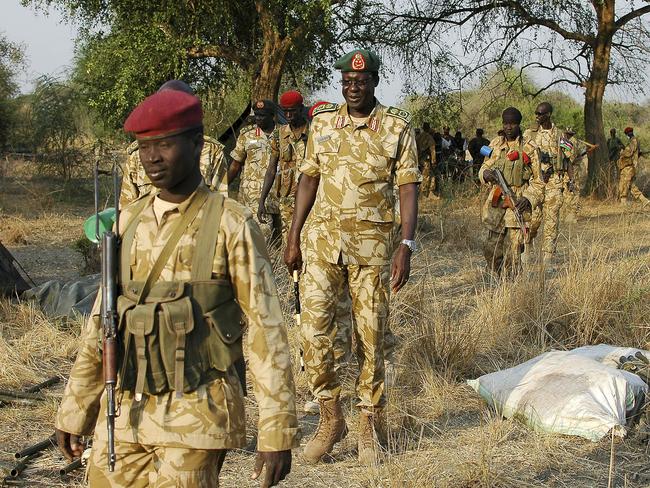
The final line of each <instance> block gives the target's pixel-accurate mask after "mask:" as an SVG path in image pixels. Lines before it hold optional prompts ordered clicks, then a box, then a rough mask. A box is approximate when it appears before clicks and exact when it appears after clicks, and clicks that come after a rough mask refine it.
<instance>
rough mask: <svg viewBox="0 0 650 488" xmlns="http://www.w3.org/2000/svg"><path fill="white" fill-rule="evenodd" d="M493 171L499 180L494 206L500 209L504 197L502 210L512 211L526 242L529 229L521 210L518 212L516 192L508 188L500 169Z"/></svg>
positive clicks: (493, 201) (493, 200) (493, 198)
mask: <svg viewBox="0 0 650 488" xmlns="http://www.w3.org/2000/svg"><path fill="white" fill-rule="evenodd" d="M492 171H493V173H494V175H495V178H496V180H497V187H496V188H495V190H494V195H493V196H492V206H493V207H495V208H496V207H498V206H499V200H500V199H501V196H503V202H502V203H501V208H509V209H510V210H512V213H513V214H514V215H515V220H516V221H517V225H518V226H519V228H520V229H521V233H522V234H523V236H524V240H526V239H527V238H528V228H527V227H526V223H525V222H524V216H523V215H521V212H520V211H519V210H517V197H516V196H515V192H513V191H512V188H510V187H509V186H508V183H507V182H506V179H505V178H504V177H503V173H502V172H501V170H500V169H493V170H492Z"/></svg>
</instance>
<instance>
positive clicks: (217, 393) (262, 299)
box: [55, 184, 299, 487]
mask: <svg viewBox="0 0 650 488" xmlns="http://www.w3.org/2000/svg"><path fill="white" fill-rule="evenodd" d="M206 192H208V190H207V189H206V187H205V186H204V185H203V184H201V185H200V186H199V187H198V189H197V190H196V191H195V193H194V194H192V195H191V196H190V197H189V198H188V199H187V200H185V201H184V202H182V203H180V204H179V205H178V207H176V208H173V209H172V210H168V211H167V212H165V214H164V215H163V217H162V219H161V222H160V224H158V223H157V221H156V217H155V215H154V212H153V208H152V205H153V200H154V195H153V194H150V195H148V196H145V197H142V198H145V199H146V201H144V202H143V201H142V199H140V200H138V201H137V202H135V203H134V204H133V205H129V206H127V207H126V208H125V209H124V211H123V215H122V218H121V219H120V224H121V227H122V230H124V228H125V227H126V225H127V223H128V222H130V221H131V220H132V219H133V218H134V217H135V215H134V212H135V211H136V210H135V209H136V208H138V207H139V204H141V203H144V208H143V210H142V212H140V214H139V215H141V220H140V222H139V224H138V225H137V228H136V229H135V236H134V238H133V242H132V245H131V247H130V262H128V263H127V264H126V265H128V266H129V268H128V269H122V273H127V274H130V275H131V280H133V281H134V282H135V281H144V279H145V278H146V276H147V275H148V273H149V270H150V269H151V267H152V266H153V263H154V262H155V260H156V258H157V257H158V256H159V255H160V253H161V250H162V247H163V246H164V244H165V242H166V241H167V240H168V239H169V237H170V234H171V233H172V232H173V229H174V226H175V225H176V223H177V222H178V221H179V220H180V219H181V218H182V216H183V214H184V212H185V211H186V210H187V209H188V207H189V205H190V203H191V202H192V201H193V200H194V199H196V198H198V195H200V194H201V193H206ZM219 198H221V197H219ZM223 202H224V203H223V215H222V218H221V224H220V227H219V231H218V235H217V240H216V251H215V253H214V258H213V259H212V277H213V278H212V279H216V280H223V281H224V282H225V283H227V284H229V286H230V287H231V289H232V293H233V294H234V298H235V299H236V301H237V303H238V305H239V307H240V308H241V310H242V311H243V312H244V314H245V315H246V316H247V317H248V326H249V329H248V332H247V350H248V365H249V368H250V371H251V373H252V375H253V378H254V381H253V384H254V392H255V397H256V400H257V403H258V405H259V421H258V429H259V432H258V449H259V450H260V451H279V450H287V449H291V448H293V447H296V446H297V444H298V440H299V427H298V422H297V418H296V414H295V404H294V385H293V379H292V374H291V363H290V357H289V349H288V344H287V335H286V329H285V326H284V322H283V318H282V312H281V309H280V303H279V300H278V298H277V290H276V288H275V283H274V281H273V272H272V269H271V264H270V262H269V258H268V255H267V253H266V247H265V245H264V240H263V238H262V235H261V232H260V229H259V227H258V226H257V224H255V223H254V222H253V221H252V216H251V214H250V212H248V211H247V210H246V209H244V208H243V207H241V206H240V205H239V204H237V203H236V202H234V201H233V200H230V199H225V200H223ZM204 212H205V204H204V206H203V207H201V209H200V210H199V213H198V214H197V216H196V217H195V218H194V219H193V220H192V221H191V223H190V224H189V225H188V226H187V229H186V230H185V231H184V233H183V234H182V236H181V238H180V240H179V241H178V243H177V245H176V247H175V249H174V250H173V252H172V254H171V255H170V258H169V259H168V260H167V262H166V264H165V266H164V269H163V271H162V273H161V274H160V277H159V279H158V281H157V283H159V282H169V281H181V282H187V280H190V278H191V277H192V276H193V270H192V268H193V266H192V262H193V258H194V253H195V249H196V238H197V233H198V230H199V228H200V227H201V224H202V216H203V214H204ZM125 252H126V250H125ZM121 293H124V292H121ZM100 297H101V294H100ZM120 298H121V297H120ZM99 302H100V298H98V299H97V301H96V303H95V306H94V309H93V313H92V315H91V318H90V319H89V320H88V322H87V323H86V325H85V327H84V329H83V331H82V338H81V345H80V349H79V353H78V356H77V359H76V361H75V364H74V366H73V368H72V371H71V373H70V379H69V381H68V383H67V385H66V388H65V392H64V395H63V399H62V401H61V405H60V407H59V410H58V413H57V416H56V421H55V425H56V427H57V428H58V429H60V430H63V431H65V432H70V433H73V434H77V435H90V434H92V432H93V430H94V432H95V434H94V443H93V456H92V457H91V465H90V483H91V486H118V487H133V486H156V487H162V486H197V487H212V486H215V482H216V479H215V477H216V471H217V470H216V469H215V463H216V462H218V461H219V460H220V456H221V460H222V456H223V454H220V453H219V451H218V450H222V449H234V448H241V447H243V446H244V445H245V444H246V436H245V419H244V412H245V407H244V402H243V393H242V390H241V386H240V384H239V379H238V377H237V374H236V372H235V371H234V368H233V367H232V366H231V367H230V368H228V370H227V371H226V372H224V373H220V372H219V371H216V370H211V372H212V371H215V373H216V377H215V378H214V379H213V380H211V381H208V382H204V383H200V384H199V386H198V388H197V389H196V390H193V391H189V392H187V391H186V392H185V393H184V394H183V396H181V397H177V396H176V394H175V393H176V392H175V391H168V392H165V393H160V394H155V395H153V394H147V393H146V391H145V394H144V396H143V398H142V400H141V401H139V402H138V401H137V400H136V399H135V396H134V393H133V391H132V390H130V389H122V382H121V381H120V382H118V393H117V398H118V400H119V399H121V405H120V406H119V409H118V411H119V412H120V414H119V416H118V417H117V419H116V421H115V441H116V452H117V464H116V469H115V472H114V473H109V472H108V470H107V469H106V465H105V463H106V457H103V456H102V453H104V452H105V451H106V443H107V437H106V396H105V394H104V384H103V379H102V356H101V352H99V351H98V343H99V341H100V336H101V331H100V326H99V317H98V312H99V307H100V303H99ZM126 317H127V319H126V321H127V326H128V321H129V319H128V316H126ZM237 323H238V322H237ZM120 335H121V336H122V339H121V340H122V343H124V342H123V341H124V339H123V338H124V327H121V329H120ZM191 354H192V353H191V352H190V351H187V354H186V355H185V357H190V355H191ZM129 364H130V363H129ZM151 364H153V363H151ZM126 369H127V370H129V368H126ZM213 376H214V375H213ZM199 381H201V380H199ZM152 457H155V458H156V459H157V460H156V467H155V468H154V462H153V461H152ZM180 466H182V468H180ZM178 469H182V472H181V473H178V472H177V470H178ZM174 480H175V481H174ZM179 480H180V481H179ZM149 481H150V482H151V484H147V483H148V482H149ZM178 483H180V484H178Z"/></svg>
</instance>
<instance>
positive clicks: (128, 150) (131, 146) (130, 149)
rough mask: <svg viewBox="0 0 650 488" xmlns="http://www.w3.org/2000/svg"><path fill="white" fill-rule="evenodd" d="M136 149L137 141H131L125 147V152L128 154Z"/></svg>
mask: <svg viewBox="0 0 650 488" xmlns="http://www.w3.org/2000/svg"><path fill="white" fill-rule="evenodd" d="M137 150H138V141H133V142H132V143H131V144H129V146H128V147H127V148H126V154H128V155H129V156H130V155H131V154H133V153H134V152H136V151H137Z"/></svg>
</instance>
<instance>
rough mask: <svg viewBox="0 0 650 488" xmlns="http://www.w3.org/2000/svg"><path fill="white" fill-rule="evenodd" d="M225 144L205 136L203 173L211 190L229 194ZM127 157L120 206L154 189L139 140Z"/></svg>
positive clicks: (132, 145)
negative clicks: (147, 172) (144, 165)
mask: <svg viewBox="0 0 650 488" xmlns="http://www.w3.org/2000/svg"><path fill="white" fill-rule="evenodd" d="M223 148H224V146H223V144H221V143H220V142H219V141H217V140H216V139H213V138H211V137H208V136H203V149H202V150H201V160H200V162H199V164H200V166H201V174H202V175H203V181H204V182H205V184H206V185H208V186H209V187H210V189H211V190H214V191H217V192H219V193H221V194H222V195H223V196H224V197H227V196H228V181H227V178H226V173H227V171H228V164H227V163H226V158H225V155H224V153H223ZM126 153H127V159H126V164H125V167H124V173H123V174H124V177H123V178H122V189H121V190H120V206H122V207H124V206H126V205H127V204H129V203H131V202H132V201H134V200H136V199H138V198H139V197H141V196H142V195H145V194H147V193H149V192H150V191H151V189H152V185H151V181H149V178H148V177H147V174H146V173H145V172H144V167H143V166H142V164H141V163H140V153H139V152H138V141H133V142H132V143H131V145H130V146H129V147H128V148H127V149H126Z"/></svg>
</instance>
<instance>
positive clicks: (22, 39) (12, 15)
mask: <svg viewBox="0 0 650 488" xmlns="http://www.w3.org/2000/svg"><path fill="white" fill-rule="evenodd" d="M2 3H3V5H2V23H1V24H0V33H2V34H4V35H5V36H6V37H7V38H8V39H9V40H10V41H12V42H16V43H19V44H21V45H22V46H23V48H24V50H25V57H26V60H27V68H26V70H25V71H24V72H23V73H21V74H20V75H19V78H18V80H17V81H18V83H19V85H20V89H21V91H22V92H23V93H25V92H29V91H30V90H31V89H32V86H33V81H34V79H35V78H37V77H38V76H40V75H43V74H48V75H54V76H60V77H64V76H65V72H66V69H67V68H69V67H70V66H71V65H72V61H73V57H74V39H75V36H76V32H77V29H76V27H75V26H74V25H72V24H70V23H68V22H66V19H65V18H64V16H62V15H61V13H60V12H58V11H56V10H53V9H52V10H51V11H50V12H49V13H48V14H47V15H46V14H45V13H43V12H42V11H40V10H39V11H34V10H33V9H31V8H26V7H23V6H21V5H20V0H2ZM535 78H537V79H538V81H539V82H547V81H548V80H546V79H544V78H545V77H544V76H536V77H535ZM337 79H338V78H337V77H336V76H333V77H332V84H331V86H330V88H328V89H325V90H321V91H319V92H317V93H316V94H315V97H316V98H318V99H322V100H327V101H331V102H340V101H342V96H341V90H340V87H339V85H338V82H337V81H336V80H337ZM402 88H403V83H402V80H401V79H400V78H399V71H398V70H395V71H394V73H393V74H390V75H388V76H386V77H385V78H382V80H381V82H380V84H379V86H378V88H377V98H378V99H379V100H381V102H382V103H384V104H387V105H397V104H399V101H400V99H401V98H402V96H403V94H402ZM565 90H566V91H567V93H568V94H570V95H571V96H573V97H574V98H575V99H576V100H581V99H582V90H577V89H573V88H566V89H565ZM606 98H607V99H618V100H621V101H635V100H634V98H633V97H632V96H631V95H628V94H626V93H624V92H621V93H616V92H615V91H609V90H608V92H606Z"/></svg>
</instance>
